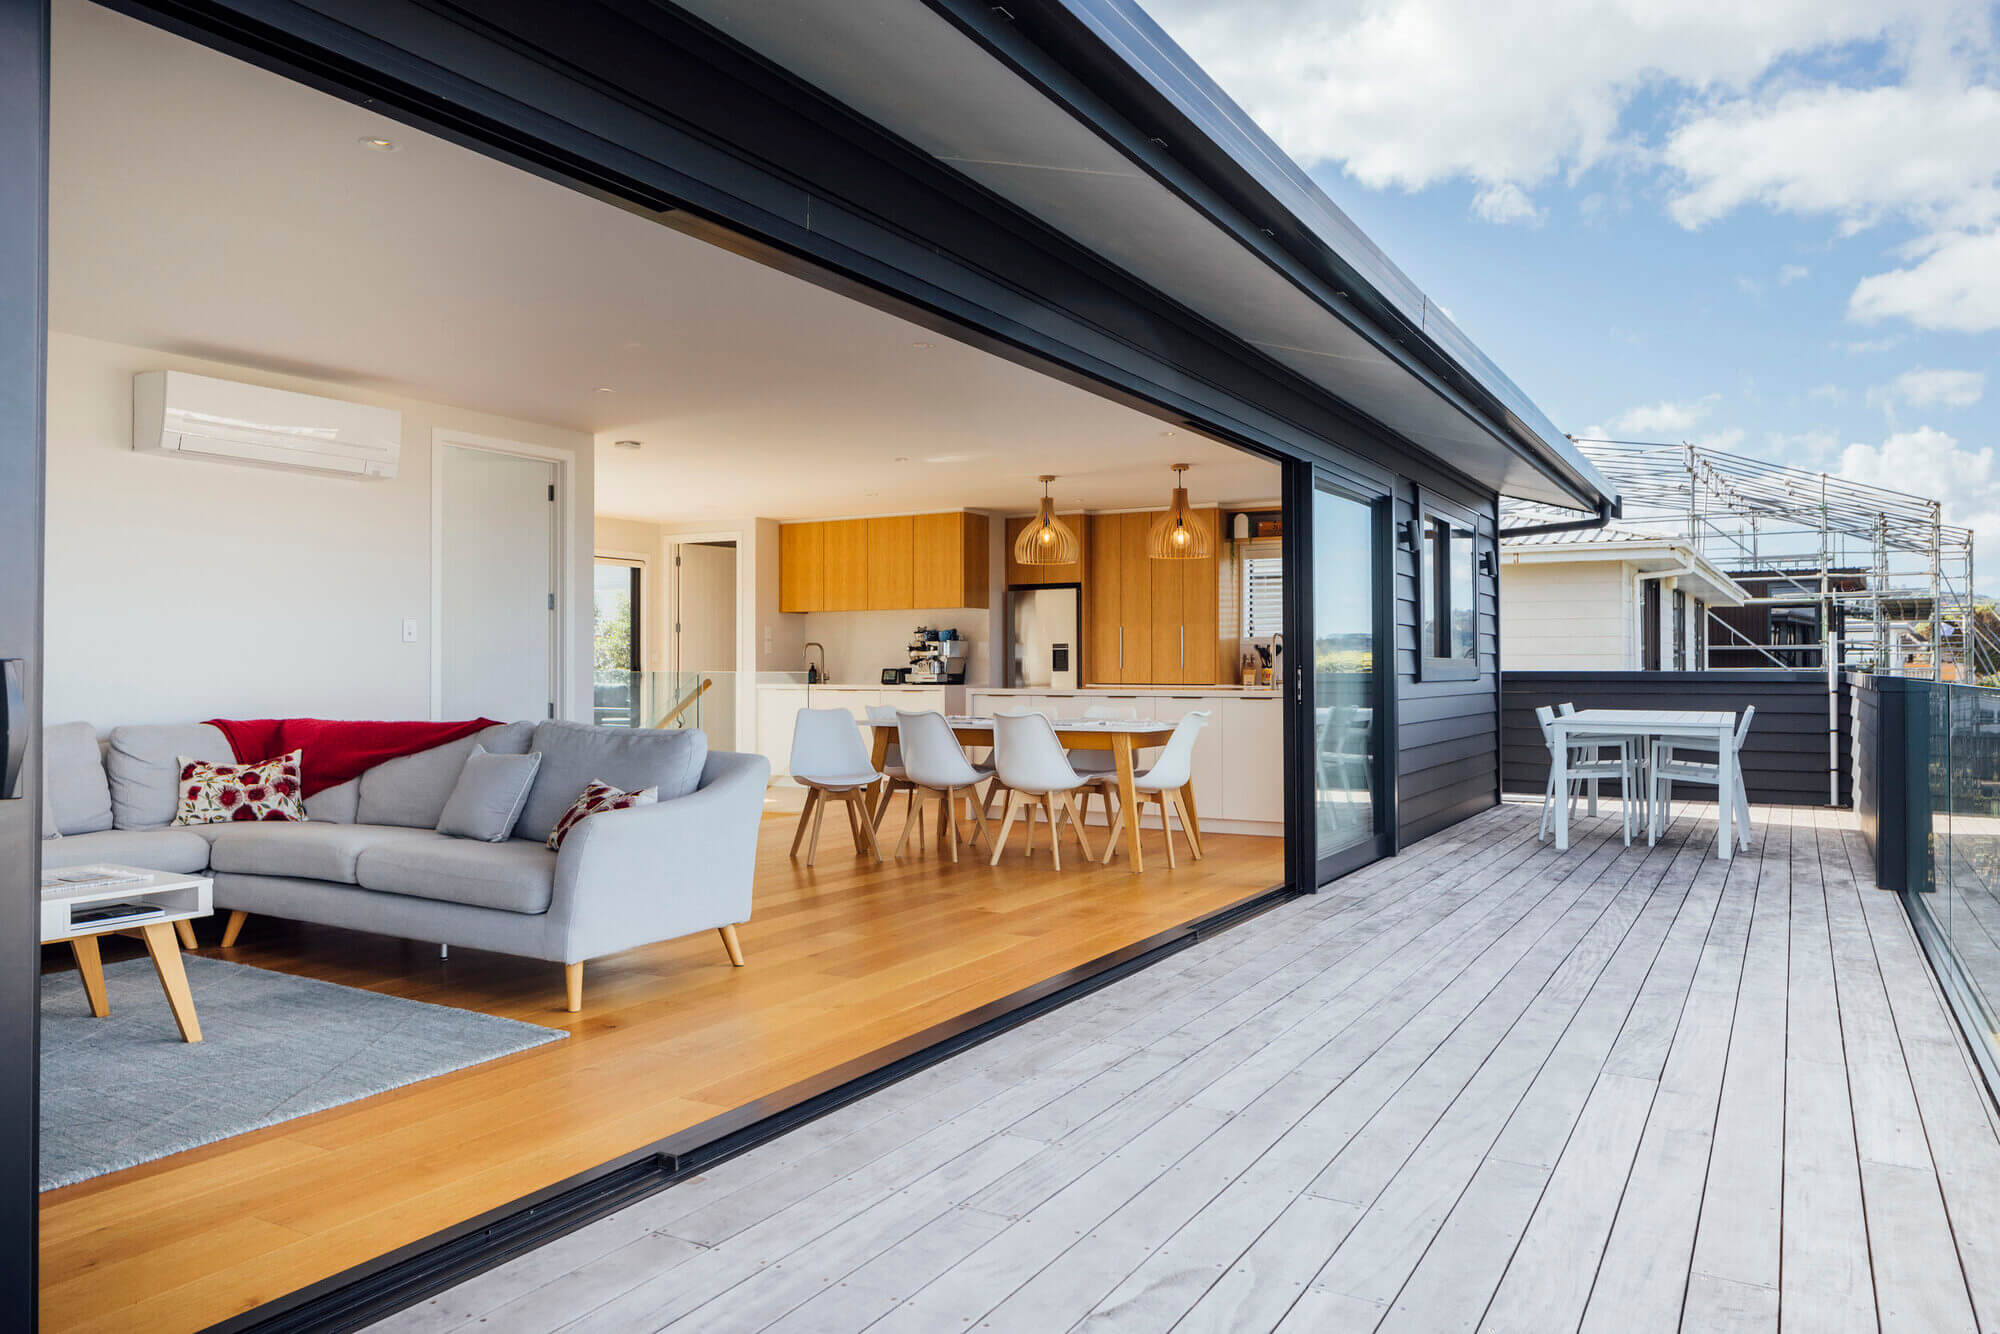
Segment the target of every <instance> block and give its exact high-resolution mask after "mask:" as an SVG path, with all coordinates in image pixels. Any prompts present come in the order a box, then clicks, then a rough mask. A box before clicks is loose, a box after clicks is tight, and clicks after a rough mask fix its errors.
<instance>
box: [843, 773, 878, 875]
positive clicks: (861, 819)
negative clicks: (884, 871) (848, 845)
mask: <svg viewBox="0 0 2000 1334" xmlns="http://www.w3.org/2000/svg"><path fill="white" fill-rule="evenodd" d="M847 804H848V805H849V806H852V807H853V808H854V810H853V815H854V850H855V851H856V852H858V853H860V854H861V855H862V856H864V857H873V858H874V859H875V860H876V861H878V862H879V861H881V860H883V858H882V845H881V844H880V843H879V842H877V841H876V838H875V821H874V820H873V819H871V818H870V817H869V814H868V794H867V793H866V792H863V791H858V790H857V791H854V792H850V793H848V795H847Z"/></svg>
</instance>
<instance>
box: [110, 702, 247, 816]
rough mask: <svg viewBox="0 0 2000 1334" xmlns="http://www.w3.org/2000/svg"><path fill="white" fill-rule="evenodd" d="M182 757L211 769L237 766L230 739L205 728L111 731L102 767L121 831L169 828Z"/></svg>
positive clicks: (193, 725)
mask: <svg viewBox="0 0 2000 1334" xmlns="http://www.w3.org/2000/svg"><path fill="white" fill-rule="evenodd" d="M183 755H185V756H187V757H188V758H189V759H191V760H207V761H208V762H209V763H211V764H234V763H236V752H235V751H233V750H231V749H230V748H229V738H228V737H226V736H224V735H223V734H222V729H221V728H219V727H210V726H209V725H208V724H207V723H144V724H137V725H133V726H128V727H114V728H112V729H111V746H110V749H109V750H107V751H106V752H105V757H104V767H105V768H106V770H108V771H109V773H110V775H111V809H112V812H113V814H114V815H116V816H117V824H118V827H119V828H120V829H159V828H162V827H163V826H165V825H167V824H169V823H171V822H172V820H173V818H174V808H175V806H176V804H177V802H178V798H179V795H180V777H181V765H180V758H181V756H183Z"/></svg>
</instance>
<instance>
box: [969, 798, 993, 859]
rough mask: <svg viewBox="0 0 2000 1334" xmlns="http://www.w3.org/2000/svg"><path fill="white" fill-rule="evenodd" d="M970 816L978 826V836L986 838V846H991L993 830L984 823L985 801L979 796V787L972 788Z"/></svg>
mask: <svg viewBox="0 0 2000 1334" xmlns="http://www.w3.org/2000/svg"><path fill="white" fill-rule="evenodd" d="M972 818H973V823H974V824H975V825H976V826H977V827H978V830H979V837H981V838H983V839H985V840H986V846H987V847H989V848H990V847H992V846H993V830H992V828H991V827H990V826H989V825H988V824H987V823H986V803H985V802H984V801H982V800H980V798H979V789H978V788H974V789H972Z"/></svg>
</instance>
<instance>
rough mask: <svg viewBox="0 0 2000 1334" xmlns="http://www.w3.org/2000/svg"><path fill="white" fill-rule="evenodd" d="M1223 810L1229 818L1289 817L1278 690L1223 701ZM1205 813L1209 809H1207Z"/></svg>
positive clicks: (1282, 705)
mask: <svg viewBox="0 0 2000 1334" xmlns="http://www.w3.org/2000/svg"><path fill="white" fill-rule="evenodd" d="M1222 727H1223V735H1224V737H1225V738H1226V739H1227V742H1228V744H1227V745H1226V746H1224V747H1223V758H1222V809H1221V811H1220V812H1219V814H1220V815H1221V816H1222V818H1223V819H1225V820H1265V821H1278V822H1280V823H1282V822H1283V820H1284V818H1285V706H1284V703H1283V701H1282V700H1280V699H1279V698H1278V697H1277V696H1276V695H1247V696H1244V697H1242V698H1240V699H1225V700H1223V702H1222ZM1203 813H1204V814H1205V813H1206V808H1204V811H1203Z"/></svg>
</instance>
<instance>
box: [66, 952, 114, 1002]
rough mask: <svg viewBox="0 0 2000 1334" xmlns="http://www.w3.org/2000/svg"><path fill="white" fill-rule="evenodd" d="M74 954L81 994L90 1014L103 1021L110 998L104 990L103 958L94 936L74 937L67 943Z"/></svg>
mask: <svg viewBox="0 0 2000 1334" xmlns="http://www.w3.org/2000/svg"><path fill="white" fill-rule="evenodd" d="M69 947H70V949H71V950H72V951H74V952H75V954H76V971H77V972H79V973H81V974H82V975H83V994H84V996H85V998H86V999H88V1000H89V1001H90V1012H91V1013H92V1014H93V1015H95V1016H97V1017H98V1018H99V1019H103V1018H105V1017H106V1016H108V1015H109V1014H110V1013H111V997H110V996H109V995H107V994H106V993H105V990H104V956H103V955H101V954H99V953H98V952H97V937H96V936H76V937H74V938H73V939H71V941H70V942H69Z"/></svg>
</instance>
